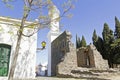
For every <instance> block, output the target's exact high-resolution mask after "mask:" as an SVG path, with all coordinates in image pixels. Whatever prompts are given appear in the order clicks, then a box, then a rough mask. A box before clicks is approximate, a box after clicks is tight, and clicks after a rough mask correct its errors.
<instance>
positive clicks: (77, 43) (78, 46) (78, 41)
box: [76, 35, 80, 49]
mask: <svg viewBox="0 0 120 80" xmlns="http://www.w3.org/2000/svg"><path fill="white" fill-rule="evenodd" d="M78 48H80V38H79V37H78V36H77V35H76V49H78Z"/></svg>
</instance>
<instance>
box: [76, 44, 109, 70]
mask: <svg viewBox="0 0 120 80" xmlns="http://www.w3.org/2000/svg"><path fill="white" fill-rule="evenodd" d="M77 63H78V67H89V68H98V69H108V68H109V66H108V61H107V60H104V59H103V58H102V55H101V54H100V53H99V52H98V51H97V49H96V47H95V46H94V45H91V44H90V45H89V46H88V47H86V48H85V47H82V48H80V49H78V50H77Z"/></svg>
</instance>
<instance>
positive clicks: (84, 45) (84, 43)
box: [80, 36, 86, 47]
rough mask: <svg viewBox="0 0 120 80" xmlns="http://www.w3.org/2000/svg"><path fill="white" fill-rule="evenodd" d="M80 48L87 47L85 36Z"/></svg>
mask: <svg viewBox="0 0 120 80" xmlns="http://www.w3.org/2000/svg"><path fill="white" fill-rule="evenodd" d="M80 47H86V40H85V38H84V36H82V40H81V42H80Z"/></svg>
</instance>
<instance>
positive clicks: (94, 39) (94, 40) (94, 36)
mask: <svg viewBox="0 0 120 80" xmlns="http://www.w3.org/2000/svg"><path fill="white" fill-rule="evenodd" d="M97 40H98V37H97V34H96V30H94V32H93V36H92V41H93V44H94V45H95V46H96V47H97Z"/></svg>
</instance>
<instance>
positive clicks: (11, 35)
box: [0, 17, 37, 78]
mask: <svg viewBox="0 0 120 80" xmlns="http://www.w3.org/2000/svg"><path fill="white" fill-rule="evenodd" d="M20 23H21V20H18V19H12V18H7V17H0V76H4V77H7V76H8V73H9V70H10V67H11V62H12V60H13V59H12V57H13V56H14V51H15V46H16V42H17V31H18V29H19V24H20ZM31 23H33V22H28V21H27V22H26V24H25V25H29V24H31ZM31 32H32V29H30V28H26V29H25V30H24V33H25V34H29V33H31ZM21 43H22V44H21V45H20V51H19V56H18V60H17V66H16V68H15V74H14V78H35V64H36V47H37V33H36V34H34V35H33V36H31V37H24V36H22V40H21Z"/></svg>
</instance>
